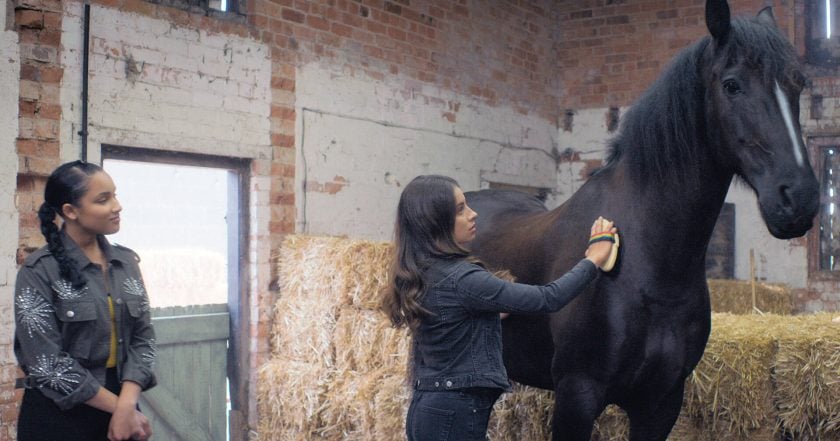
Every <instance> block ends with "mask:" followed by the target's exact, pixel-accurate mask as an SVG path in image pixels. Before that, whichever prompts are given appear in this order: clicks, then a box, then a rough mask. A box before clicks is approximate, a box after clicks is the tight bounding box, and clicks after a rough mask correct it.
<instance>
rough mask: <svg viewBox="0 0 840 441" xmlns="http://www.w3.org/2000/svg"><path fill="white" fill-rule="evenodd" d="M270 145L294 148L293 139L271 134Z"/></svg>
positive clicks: (292, 137)
mask: <svg viewBox="0 0 840 441" xmlns="http://www.w3.org/2000/svg"><path fill="white" fill-rule="evenodd" d="M271 144H272V145H276V146H278V147H294V145H295V137H294V136H288V135H280V134H277V133H273V134H272V135H271Z"/></svg>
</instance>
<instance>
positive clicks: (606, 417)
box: [591, 404, 630, 441]
mask: <svg viewBox="0 0 840 441" xmlns="http://www.w3.org/2000/svg"><path fill="white" fill-rule="evenodd" d="M629 438H630V422H629V420H628V419H627V413H626V412H624V410H622V409H621V408H620V407H618V406H615V405H612V404H611V405H609V406H607V408H606V409H604V411H603V412H602V413H601V416H599V417H598V419H597V420H595V426H594V427H593V428H592V437H591V439H592V441H617V440H627V439H629Z"/></svg>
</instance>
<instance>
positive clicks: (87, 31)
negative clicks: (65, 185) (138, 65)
mask: <svg viewBox="0 0 840 441" xmlns="http://www.w3.org/2000/svg"><path fill="white" fill-rule="evenodd" d="M84 35H85V37H84V38H85V41H84V45H83V49H82V129H81V130H79V136H81V137H82V151H81V158H80V159H81V160H82V161H87V141H88V58H89V57H88V54H89V52H90V4H89V3H88V2H87V1H85V30H84Z"/></svg>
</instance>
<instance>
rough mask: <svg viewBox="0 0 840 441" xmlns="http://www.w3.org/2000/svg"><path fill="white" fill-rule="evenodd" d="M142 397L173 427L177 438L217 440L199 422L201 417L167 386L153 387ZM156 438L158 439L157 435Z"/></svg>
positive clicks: (196, 440) (186, 440) (203, 440)
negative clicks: (188, 408) (190, 409)
mask: <svg viewBox="0 0 840 441" xmlns="http://www.w3.org/2000/svg"><path fill="white" fill-rule="evenodd" d="M142 398H143V401H145V402H146V404H147V405H148V406H149V407H150V408H151V409H152V410H153V411H154V412H155V413H156V414H157V415H158V416H160V417H161V418H162V419H163V420H164V421H165V422H166V424H167V425H169V427H171V428H172V429H173V431H174V432H175V435H176V436H177V437H178V438H177V439H181V440H184V441H217V440H216V438H214V437H213V436H211V435H210V432H208V431H207V429H206V428H204V427H203V426H202V425H201V424H199V418H198V417H196V415H195V414H193V413H192V412H190V411H189V410H187V409H185V408H184V406H183V405H182V404H181V402H180V401H179V400H178V398H176V397H175V396H174V395H173V394H171V393H170V392H169V391H168V390H167V389H166V388H163V387H156V388H154V389H151V390H149V391H147V392H144V393H143V395H142ZM141 406H142V404H141ZM164 415H165V416H166V417H165V418H164V417H163V416H164ZM155 438H156V439H157V437H155ZM218 441H221V440H218Z"/></svg>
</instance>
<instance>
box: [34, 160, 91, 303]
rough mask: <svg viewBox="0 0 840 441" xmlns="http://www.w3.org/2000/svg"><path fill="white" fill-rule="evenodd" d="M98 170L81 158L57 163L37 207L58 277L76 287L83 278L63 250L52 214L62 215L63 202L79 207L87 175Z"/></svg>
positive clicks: (81, 283) (86, 186) (42, 230)
mask: <svg viewBox="0 0 840 441" xmlns="http://www.w3.org/2000/svg"><path fill="white" fill-rule="evenodd" d="M101 171H102V167H100V166H98V165H96V164H91V163H89V162H84V161H73V162H68V163H65V164H62V165H60V166H59V167H58V168H56V169H55V170H53V172H52V174H50V177H49V178H48V179H47V186H46V188H45V189H44V203H43V204H41V208H40V209H39V210H38V219H40V220H41V234H43V235H44V238H46V239H47V248H48V249H49V250H50V253H51V254H52V255H53V257H55V259H56V260H57V261H58V268H59V271H60V274H61V277H63V278H65V279H67V280H69V281H70V282H71V283H72V284H73V286H74V287H76V288H78V287H80V286H82V285H84V284H85V280H84V278H83V277H82V275H81V274H80V273H79V271H78V269H76V265H75V262H74V261H73V258H72V257H70V256H68V255H67V253H66V252H65V250H64V244H62V243H61V236H60V235H59V231H58V226H57V225H56V224H55V217H56V215H59V216H62V217H63V216H64V215H63V214H62V208H61V207H63V206H64V204H70V205H74V206H78V204H79V200H80V199H81V198H82V196H84V195H85V193H87V190H88V182H89V181H90V176H91V175H93V174H95V173H98V172H101Z"/></svg>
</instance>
